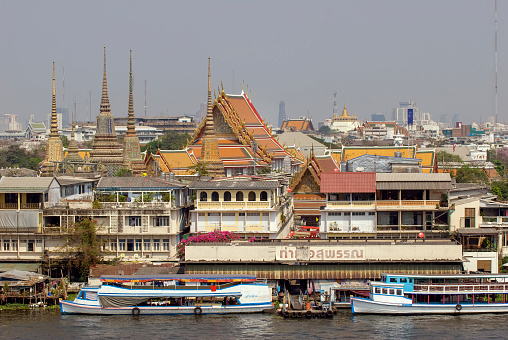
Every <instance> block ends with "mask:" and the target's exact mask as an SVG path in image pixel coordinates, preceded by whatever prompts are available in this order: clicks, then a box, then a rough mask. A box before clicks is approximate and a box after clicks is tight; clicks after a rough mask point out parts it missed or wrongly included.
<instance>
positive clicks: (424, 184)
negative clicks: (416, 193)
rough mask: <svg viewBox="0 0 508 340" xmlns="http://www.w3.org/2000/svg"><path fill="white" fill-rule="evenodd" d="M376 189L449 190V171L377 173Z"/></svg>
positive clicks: (450, 185) (450, 186)
mask: <svg viewBox="0 0 508 340" xmlns="http://www.w3.org/2000/svg"><path fill="white" fill-rule="evenodd" d="M376 187H377V189H378V190H426V189H438V190H451V189H452V182H451V178H450V174H449V173H377V174H376Z"/></svg>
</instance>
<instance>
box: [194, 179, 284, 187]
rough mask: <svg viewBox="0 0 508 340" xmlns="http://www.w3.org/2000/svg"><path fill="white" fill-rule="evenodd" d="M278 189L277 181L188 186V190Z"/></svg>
mask: <svg viewBox="0 0 508 340" xmlns="http://www.w3.org/2000/svg"><path fill="white" fill-rule="evenodd" d="M278 187H279V181H277V180H268V181H253V180H215V181H195V182H192V183H191V184H189V188H190V189H276V188H278Z"/></svg>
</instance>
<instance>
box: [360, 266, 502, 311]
mask: <svg viewBox="0 0 508 340" xmlns="http://www.w3.org/2000/svg"><path fill="white" fill-rule="evenodd" d="M369 286H370V294H369V297H368V298H361V297H352V298H351V310H352V312H353V313H355V314H361V313H363V314H463V313H466V314H469V313H508V296H507V295H508V275H505V274H504V275H503V274H460V275H405V274H383V275H382V276H381V281H372V282H370V284H369Z"/></svg>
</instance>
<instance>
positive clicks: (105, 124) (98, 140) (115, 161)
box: [90, 46, 123, 175]
mask: <svg viewBox="0 0 508 340" xmlns="http://www.w3.org/2000/svg"><path fill="white" fill-rule="evenodd" d="M96 122H97V128H96V132H95V137H94V139H93V144H92V150H91V151H90V162H93V163H99V164H102V165H104V166H105V167H106V168H107V171H108V174H110V175H112V174H114V173H116V172H117V171H119V170H120V168H121V165H122V163H123V157H122V151H121V150H120V145H119V144H118V139H117V137H116V132H115V122H114V117H113V114H111V108H110V106H109V98H108V83H107V77H106V46H104V75H103V79H102V98H101V105H100V112H99V115H98V116H97V119H96Z"/></svg>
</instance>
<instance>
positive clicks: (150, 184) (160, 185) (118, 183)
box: [97, 177, 185, 191]
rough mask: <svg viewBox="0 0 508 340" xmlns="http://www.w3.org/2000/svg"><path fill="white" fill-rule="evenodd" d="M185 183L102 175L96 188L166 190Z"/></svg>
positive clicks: (150, 178) (179, 186)
mask: <svg viewBox="0 0 508 340" xmlns="http://www.w3.org/2000/svg"><path fill="white" fill-rule="evenodd" d="M184 186H185V185H183V184H180V183H174V182H168V181H165V180H163V179H159V178H153V177H102V178H101V179H100V180H99V184H97V189H98V190H130V191H145V190H167V189H178V188H181V187H184Z"/></svg>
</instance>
